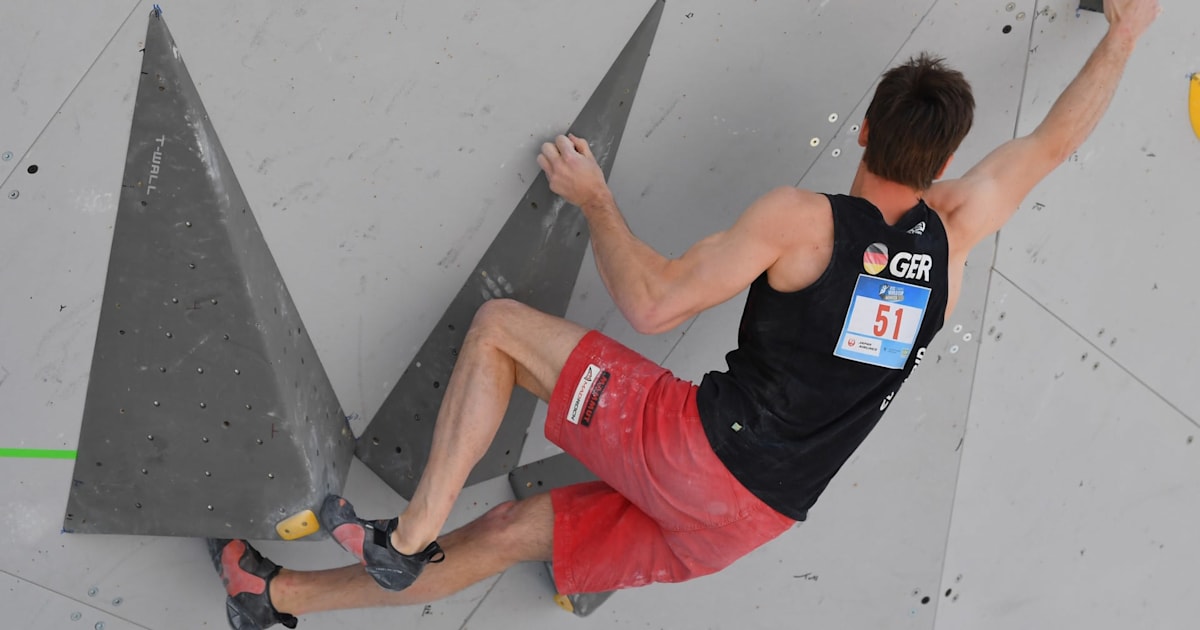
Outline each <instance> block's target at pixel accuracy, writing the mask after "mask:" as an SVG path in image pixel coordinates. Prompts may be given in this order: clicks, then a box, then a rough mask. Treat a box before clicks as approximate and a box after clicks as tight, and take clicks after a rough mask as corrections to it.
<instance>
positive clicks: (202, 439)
mask: <svg viewBox="0 0 1200 630" xmlns="http://www.w3.org/2000/svg"><path fill="white" fill-rule="evenodd" d="M200 441H201V442H204V443H205V444H208V438H206V437H203V438H200Z"/></svg>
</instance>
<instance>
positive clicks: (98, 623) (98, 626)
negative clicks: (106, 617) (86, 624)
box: [93, 621, 104, 630]
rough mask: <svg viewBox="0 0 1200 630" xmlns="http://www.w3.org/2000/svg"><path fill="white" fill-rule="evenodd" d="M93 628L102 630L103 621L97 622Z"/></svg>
mask: <svg viewBox="0 0 1200 630" xmlns="http://www.w3.org/2000/svg"><path fill="white" fill-rule="evenodd" d="M93 627H94V628H95V629H96V630H104V622H103V621H97V622H96V625H95V626H93Z"/></svg>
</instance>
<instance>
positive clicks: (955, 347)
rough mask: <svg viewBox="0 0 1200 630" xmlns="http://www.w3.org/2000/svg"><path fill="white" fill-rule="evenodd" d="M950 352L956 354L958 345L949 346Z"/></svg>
mask: <svg viewBox="0 0 1200 630" xmlns="http://www.w3.org/2000/svg"><path fill="white" fill-rule="evenodd" d="M950 354H958V346H950Z"/></svg>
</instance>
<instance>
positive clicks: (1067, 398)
mask: <svg viewBox="0 0 1200 630" xmlns="http://www.w3.org/2000/svg"><path fill="white" fill-rule="evenodd" d="M1163 4H1164V5H1166V6H1165V8H1166V15H1164V17H1163V19H1161V20H1160V21H1159V22H1158V23H1157V24H1156V25H1155V26H1154V27H1153V29H1152V30H1151V32H1150V33H1149V34H1148V35H1147V36H1146V37H1145V38H1144V39H1143V41H1142V42H1141V44H1140V45H1139V50H1138V51H1137V52H1136V53H1135V55H1134V57H1133V59H1132V60H1131V62H1130V65H1129V68H1128V70H1127V72H1126V76H1125V78H1124V80H1123V83H1122V87H1121V89H1120V90H1119V91H1118V94H1117V97H1116V99H1115V101H1114V103H1113V105H1112V108H1111V110H1110V112H1109V113H1108V115H1107V116H1106V118H1105V119H1104V121H1102V122H1101V123H1100V126H1099V127H1098V128H1097V130H1096V131H1095V133H1094V134H1093V135H1092V138H1091V139H1090V140H1089V141H1088V142H1087V143H1085V144H1084V146H1083V147H1082V148H1081V149H1080V151H1079V152H1078V153H1077V154H1076V155H1075V156H1073V157H1072V158H1071V159H1070V160H1068V161H1067V163H1066V164H1064V165H1063V166H1061V167H1060V168H1059V169H1058V170H1057V171H1056V172H1055V173H1053V174H1052V175H1051V176H1050V177H1049V178H1048V179H1047V180H1046V181H1045V182H1044V183H1043V184H1042V185H1041V186H1039V187H1038V188H1037V189H1036V190H1035V191H1034V192H1033V194H1032V195H1031V196H1030V197H1029V198H1028V199H1027V200H1026V202H1025V203H1024V204H1023V206H1022V208H1021V211H1020V212H1019V213H1018V214H1017V216H1016V218H1015V219H1014V220H1013V221H1012V222H1011V223H1010V224H1009V226H1007V227H1006V228H1005V229H1004V230H1003V231H1002V232H1001V238H1000V240H999V246H998V254H997V261H996V273H995V275H994V277H993V281H992V292H991V296H990V300H989V303H988V308H987V315H986V320H985V327H986V329H985V335H986V337H985V341H984V345H983V350H982V353H981V358H980V369H979V373H978V378H977V379H976V384H975V388H974V391H973V395H972V405H971V411H970V420H969V427H968V433H967V441H966V445H965V450H964V452H965V455H964V457H963V463H962V468H961V475H960V479H959V487H958V492H957V497H956V501H955V511H954V520H953V524H952V528H951V533H950V539H949V546H948V552H947V565H946V571H945V574H944V578H943V585H942V590H943V593H944V592H945V591H946V590H949V591H951V593H952V594H951V596H950V597H949V598H944V600H945V601H943V604H942V608H941V610H940V611H939V617H938V624H937V625H938V627H939V628H940V627H946V628H958V627H963V626H964V625H970V626H971V627H975V628H1011V627H1055V626H1066V627H1091V628H1124V627H1131V626H1133V627H1139V628H1182V627H1191V625H1194V619H1195V618H1196V613H1197V610H1196V605H1195V603H1194V597H1192V596H1191V595H1190V591H1188V589H1189V588H1190V580H1189V579H1188V578H1187V577H1186V576H1187V575H1190V573H1191V572H1192V569H1191V568H1190V567H1194V566H1195V564H1196V561H1197V559H1198V557H1200V547H1198V546H1197V545H1196V542H1195V536H1194V535H1192V534H1191V531H1190V530H1189V529H1188V526H1187V523H1188V522H1191V521H1194V520H1195V518H1194V516H1195V515H1196V514H1197V513H1200V504H1198V502H1197V497H1200V494H1197V492H1196V487H1195V485H1196V481H1197V479H1200V475H1198V474H1197V472H1198V470H1197V464H1196V462H1197V459H1196V457H1195V453H1194V452H1193V451H1192V449H1194V448H1195V446H1194V444H1193V442H1194V440H1193V437H1194V435H1193V434H1195V433H1197V429H1196V415H1195V414H1196V409H1197V407H1196V404H1195V399H1194V397H1191V396H1189V395H1188V394H1189V392H1190V389H1191V388H1193V387H1194V381H1195V378H1194V375H1195V374H1196V371H1197V367H1196V366H1197V356H1196V348H1197V347H1200V337H1197V335H1196V334H1195V332H1194V327H1193V326H1191V319H1192V318H1191V316H1190V314H1189V313H1190V312H1191V311H1192V310H1193V309H1194V308H1195V306H1196V304H1195V298H1194V296H1193V295H1192V293H1191V292H1190V291H1189V290H1188V289H1187V288H1186V287H1187V286H1188V279H1187V271H1186V269H1185V265H1180V264H1179V261H1180V260H1181V258H1180V254H1179V252H1183V251H1187V249H1188V247H1189V246H1188V244H1187V242H1186V241H1187V238H1188V235H1189V234H1190V233H1191V232H1194V231H1195V228H1196V227H1197V225H1196V218H1195V216H1194V215H1195V213H1194V212H1192V211H1191V210H1190V206H1189V204H1188V202H1187V201H1186V200H1187V199H1188V190H1187V182H1189V181H1190V179H1189V178H1190V177H1191V176H1192V174H1193V173H1194V172H1195V168H1196V166H1197V165H1198V164H1200V153H1198V152H1197V150H1198V147H1200V145H1198V144H1197V142H1196V140H1195V137H1194V135H1193V134H1192V133H1191V130H1190V129H1189V126H1188V123H1187V114H1186V98H1187V96H1186V95H1187V82H1188V77H1189V75H1190V73H1191V72H1193V71H1194V70H1195V69H1196V68H1197V66H1198V63H1200V59H1198V58H1197V53H1196V50H1197V48H1196V46H1195V45H1194V42H1195V38H1196V35H1195V33H1194V29H1193V28H1192V27H1191V26H1190V24H1192V23H1194V22H1195V19H1194V18H1195V17H1197V15H1200V13H1197V11H1198V10H1200V7H1197V6H1195V5H1193V4H1190V3H1182V2H1169V1H1168V2H1164V3H1163ZM1041 6H1042V8H1043V11H1044V13H1043V14H1041V15H1039V17H1038V20H1037V24H1036V28H1035V30H1034V37H1033V40H1032V53H1031V57H1030V62H1029V76H1028V84H1027V85H1026V87H1025V94H1024V99H1023V103H1022V116H1021V120H1020V125H1019V130H1020V132H1021V133H1028V132H1029V131H1032V129H1033V128H1034V127H1035V126H1036V125H1037V124H1038V123H1040V122H1041V120H1042V118H1043V117H1044V116H1045V114H1046V112H1047V111H1048V110H1049V108H1050V106H1051V105H1052V103H1053V102H1054V99H1055V98H1057V96H1058V94H1059V93H1061V91H1062V89H1063V88H1065V87H1066V85H1067V84H1068V82H1069V81H1070V80H1071V79H1072V77H1073V76H1074V75H1075V73H1076V72H1077V71H1078V69H1079V68H1080V67H1081V66H1082V64H1083V62H1084V60H1085V59H1086V57H1087V55H1088V54H1089V53H1090V52H1091V50H1092V49H1093V47H1094V46H1095V44H1096V42H1097V41H1098V40H1099V38H1100V37H1101V36H1102V34H1103V32H1104V19H1103V17H1101V16H1099V15H1096V14H1091V13H1080V14H1076V13H1075V12H1074V11H1073V6H1074V5H1073V3H1070V2H1066V1H1058V0H1054V1H1051V2H1043V3H1041ZM1051 17H1053V18H1054V19H1051ZM1193 205H1194V204H1193ZM1185 584H1187V586H1185Z"/></svg>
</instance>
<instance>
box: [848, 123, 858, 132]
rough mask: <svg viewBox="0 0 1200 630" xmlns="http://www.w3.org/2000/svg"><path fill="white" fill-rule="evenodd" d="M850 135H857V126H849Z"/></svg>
mask: <svg viewBox="0 0 1200 630" xmlns="http://www.w3.org/2000/svg"><path fill="white" fill-rule="evenodd" d="M850 133H858V125H850Z"/></svg>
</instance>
